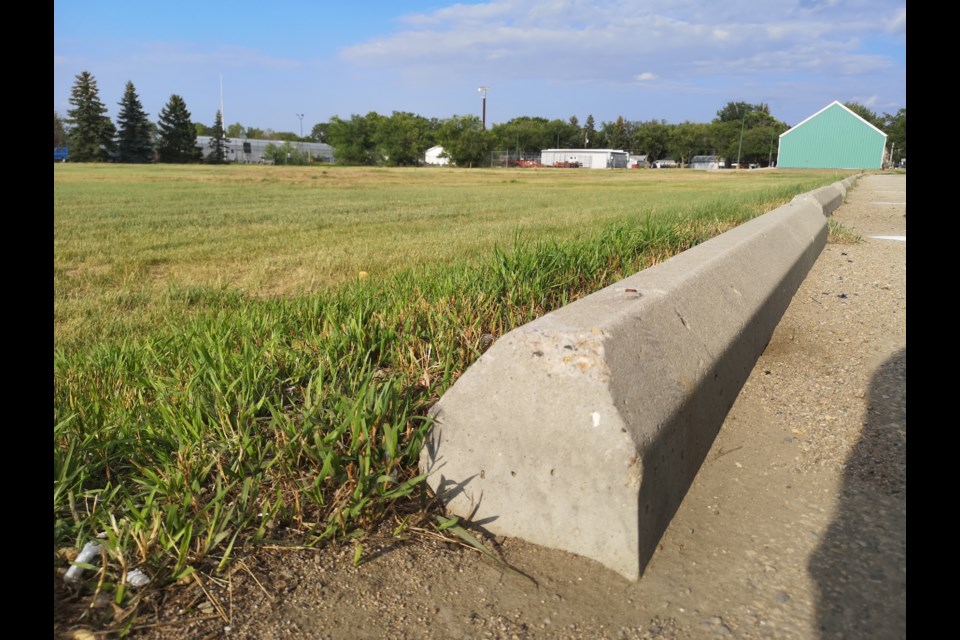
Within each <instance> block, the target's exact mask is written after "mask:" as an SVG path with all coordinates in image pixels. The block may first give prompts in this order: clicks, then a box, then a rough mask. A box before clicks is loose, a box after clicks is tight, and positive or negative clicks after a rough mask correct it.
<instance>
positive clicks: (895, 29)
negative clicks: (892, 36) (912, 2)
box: [887, 7, 907, 33]
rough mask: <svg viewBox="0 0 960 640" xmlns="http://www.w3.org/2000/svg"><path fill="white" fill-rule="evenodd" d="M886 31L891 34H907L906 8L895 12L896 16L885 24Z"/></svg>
mask: <svg viewBox="0 0 960 640" xmlns="http://www.w3.org/2000/svg"><path fill="white" fill-rule="evenodd" d="M887 31H890V32H891V33H906V32H907V8H906V7H901V8H900V10H899V11H898V12H897V15H896V16H894V17H893V19H892V20H891V21H890V22H888V23H887Z"/></svg>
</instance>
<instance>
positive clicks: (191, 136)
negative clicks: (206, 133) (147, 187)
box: [157, 94, 202, 163]
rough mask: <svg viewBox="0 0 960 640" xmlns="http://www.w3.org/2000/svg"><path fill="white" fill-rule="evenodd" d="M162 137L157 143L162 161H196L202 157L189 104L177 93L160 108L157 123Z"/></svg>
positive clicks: (158, 154) (159, 157) (158, 155)
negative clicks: (191, 119)
mask: <svg viewBox="0 0 960 640" xmlns="http://www.w3.org/2000/svg"><path fill="white" fill-rule="evenodd" d="M157 129H158V130H159V134H160V139H159V141H158V143H157V157H158V159H159V160H160V162H177V163H184V162H196V161H198V160H199V159H200V157H201V154H202V152H201V150H200V147H198V146H197V130H196V128H194V126H193V123H191V122H190V112H189V111H187V104H186V103H185V102H184V101H183V98H181V97H180V96H178V95H177V94H173V95H172V96H170V100H169V101H168V102H167V104H166V105H164V107H163V109H161V110H160V121H159V123H158V124H157Z"/></svg>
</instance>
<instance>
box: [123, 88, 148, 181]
mask: <svg viewBox="0 0 960 640" xmlns="http://www.w3.org/2000/svg"><path fill="white" fill-rule="evenodd" d="M117 124H118V125H119V127H118V132H117V150H118V151H119V152H120V162H133V163H143V162H150V161H151V160H153V131H152V126H151V124H150V120H149V119H148V118H147V112H146V111H144V110H143V105H142V104H141V103H140V97H139V96H137V90H136V88H134V86H133V83H132V82H127V86H126V89H125V90H124V92H123V99H122V100H120V113H119V114H117Z"/></svg>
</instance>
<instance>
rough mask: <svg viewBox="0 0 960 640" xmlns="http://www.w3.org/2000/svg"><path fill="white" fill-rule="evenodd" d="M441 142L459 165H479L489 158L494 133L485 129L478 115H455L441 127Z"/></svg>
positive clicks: (452, 159) (452, 160) (451, 159)
mask: <svg viewBox="0 0 960 640" xmlns="http://www.w3.org/2000/svg"><path fill="white" fill-rule="evenodd" d="M439 141H440V144H442V145H443V150H444V152H445V153H446V154H447V156H448V157H449V158H450V161H451V162H453V163H454V164H455V165H457V166H458V167H477V166H480V165H481V164H483V162H484V160H486V159H487V154H489V153H490V149H491V148H492V142H493V135H492V134H491V133H490V132H489V131H485V130H484V129H483V123H482V122H481V121H480V118H478V117H477V116H453V117H452V118H449V119H448V120H445V121H444V123H443V126H442V127H441V129H440V134H439Z"/></svg>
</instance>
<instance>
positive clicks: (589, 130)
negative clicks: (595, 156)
mask: <svg viewBox="0 0 960 640" xmlns="http://www.w3.org/2000/svg"><path fill="white" fill-rule="evenodd" d="M596 139H597V130H596V126H595V125H594V122H593V114H592V113H591V114H590V115H588V116H587V121H586V122H585V123H584V125H583V148H584V149H593V148H594V147H595V146H596Z"/></svg>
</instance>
